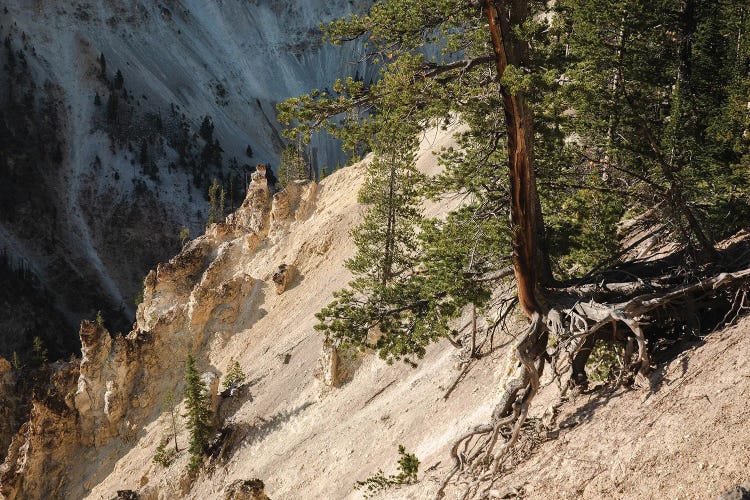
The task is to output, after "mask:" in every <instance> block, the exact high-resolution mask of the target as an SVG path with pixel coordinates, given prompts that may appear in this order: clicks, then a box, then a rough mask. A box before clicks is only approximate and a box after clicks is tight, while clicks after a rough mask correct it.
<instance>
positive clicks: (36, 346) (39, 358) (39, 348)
mask: <svg viewBox="0 0 750 500" xmlns="http://www.w3.org/2000/svg"><path fill="white" fill-rule="evenodd" d="M31 362H32V365H33V366H37V367H38V366H42V365H43V364H45V363H47V348H46V347H44V342H42V339H41V338H40V337H34V340H33V341H32V344H31Z"/></svg>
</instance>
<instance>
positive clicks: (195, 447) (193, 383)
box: [183, 354, 213, 475]
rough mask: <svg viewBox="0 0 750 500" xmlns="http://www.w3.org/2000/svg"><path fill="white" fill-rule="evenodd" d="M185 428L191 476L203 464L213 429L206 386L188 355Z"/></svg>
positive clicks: (191, 356) (190, 355) (191, 357)
mask: <svg viewBox="0 0 750 500" xmlns="http://www.w3.org/2000/svg"><path fill="white" fill-rule="evenodd" d="M183 396H184V398H185V413H184V414H183V418H185V426H186V427H187V429H188V430H189V431H190V444H189V446H188V452H189V453H190V462H189V463H188V471H189V472H190V474H191V475H194V474H196V473H197V472H198V470H199V469H200V467H201V464H202V463H203V455H204V454H205V452H206V448H207V447H208V440H209V439H210V438H211V434H212V432H213V427H212V425H211V420H212V418H213V415H212V413H211V409H210V406H209V396H208V390H207V388H206V385H205V384H204V383H203V381H202V380H201V378H200V376H199V375H198V371H197V370H196V368H195V358H193V355H192V354H188V356H187V359H186V361H185V390H184V394H183Z"/></svg>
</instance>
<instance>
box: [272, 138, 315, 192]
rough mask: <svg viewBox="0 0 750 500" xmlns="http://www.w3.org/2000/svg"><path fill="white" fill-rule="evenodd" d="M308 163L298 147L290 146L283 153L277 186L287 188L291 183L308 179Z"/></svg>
mask: <svg viewBox="0 0 750 500" xmlns="http://www.w3.org/2000/svg"><path fill="white" fill-rule="evenodd" d="M308 178H309V176H308V167H307V162H306V161H305V159H304V158H303V157H302V153H301V152H300V149H299V148H298V147H297V146H294V145H289V146H287V147H286V148H284V150H283V151H282V152H281V159H280V160H279V176H278V182H277V185H278V186H279V187H282V188H284V187H286V186H287V185H288V184H289V183H290V182H292V181H296V180H302V179H308Z"/></svg>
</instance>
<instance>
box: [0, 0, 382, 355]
mask: <svg viewBox="0 0 750 500" xmlns="http://www.w3.org/2000/svg"><path fill="white" fill-rule="evenodd" d="M370 3H371V1H370V0H325V1H324V0H273V1H271V0H255V1H251V0H248V1H221V2H218V1H216V2H214V1H212V2H206V1H203V0H181V1H175V0H164V1H160V2H144V1H133V0H125V1H122V0H117V1H114V0H98V1H89V2H70V1H67V0H7V1H4V2H2V5H0V38H2V40H3V41H4V46H2V47H0V151H2V152H3V154H2V155H0V177H1V178H2V179H3V183H2V184H1V185H0V255H1V256H3V258H2V259H0V277H2V278H3V281H4V282H6V283H9V284H12V286H11V287H10V288H12V290H13V291H12V292H10V291H5V292H0V294H4V295H2V296H0V299H2V300H0V318H3V319H1V320H0V356H3V355H4V356H5V357H7V358H10V357H11V356H12V352H13V351H19V352H25V351H28V349H29V347H30V345H31V339H32V338H33V337H34V336H36V335H38V336H41V337H42V338H43V339H44V341H45V344H46V345H47V347H48V348H49V349H50V356H51V357H53V358H56V357H60V356H64V355H67V354H68V353H70V352H71V351H73V350H75V349H76V348H77V342H78V339H77V335H76V331H77V325H78V323H79V322H80V320H81V319H82V318H93V317H94V316H95V314H96V311H97V310H101V311H102V312H103V316H104V319H105V324H106V326H107V328H109V329H110V330H113V331H118V330H122V331H127V330H128V329H129V325H130V323H132V318H133V314H134V311H135V303H136V302H137V301H138V300H139V298H138V297H137V296H138V294H139V290H140V289H141V287H142V283H143V278H144V276H145V274H146V272H147V270H148V269H150V268H151V267H153V266H154V265H155V264H156V263H157V262H159V261H163V260H166V259H167V258H168V257H169V256H170V255H173V254H174V253H175V252H176V251H177V250H178V249H179V248H180V244H181V242H180V239H181V238H180V237H179V236H178V233H179V232H180V230H181V228H183V227H187V228H189V230H190V233H191V236H193V237H195V236H196V235H198V234H200V233H202V232H203V229H204V226H205V222H206V219H207V200H206V193H207V189H208V185H209V184H210V183H211V181H212V180H213V179H214V178H216V179H219V180H220V181H221V182H223V184H224V186H225V187H226V189H227V190H228V195H227V202H226V204H227V209H234V208H237V205H238V204H239V202H240V201H241V200H243V199H244V195H245V186H246V185H247V182H248V181H249V179H250V173H251V166H254V165H256V164H257V163H270V164H272V165H274V164H276V162H277V161H278V155H279V151H280V149H281V148H282V147H283V145H284V140H283V138H282V137H281V135H280V130H281V127H280V125H279V124H278V122H277V121H276V118H275V114H276V111H275V106H276V104H278V103H279V102H280V101H282V100H284V99H285V98H287V97H290V96H294V95H298V94H301V93H304V92H307V91H309V90H310V89H312V88H318V89H326V88H331V87H332V85H333V81H334V80H335V78H336V77H337V76H342V75H351V76H353V77H358V78H361V79H363V80H365V81H370V80H372V79H373V78H374V77H375V74H376V70H375V69H374V68H370V67H367V66H366V65H365V64H363V63H361V62H358V61H359V60H360V58H361V51H362V48H361V45H360V44H358V43H350V44H347V45H344V46H338V47H336V46H332V45H329V44H326V43H324V42H322V41H321V33H320V31H319V24H320V23H321V22H325V21H327V20H331V19H333V18H336V17H340V16H342V15H346V14H347V13H352V12H360V11H362V10H364V9H366V8H367V6H368V5H369V4H370ZM102 56H104V58H103V61H104V64H102ZM118 70H119V72H120V73H121V75H122V80H121V81H118V80H119V79H118V78H117V77H116V74H117V72H118ZM206 116H208V117H210V121H211V123H212V124H213V129H212V130H211V134H210V136H211V137H210V141H218V144H214V143H213V142H211V144H209V141H207V140H206V138H205V137H204V136H203V134H201V133H200V125H201V123H202V121H203V119H204V117H206ZM207 145H209V146H211V147H210V148H209V150H208V152H207ZM214 146H218V147H214ZM248 146H250V150H251V151H248ZM212 151H213V153H212ZM248 152H251V153H252V156H249V155H248ZM308 156H309V160H310V162H311V163H312V164H313V166H314V167H316V168H322V167H323V166H324V165H326V166H328V171H331V167H332V166H334V165H336V164H337V162H338V161H339V160H341V159H342V156H341V153H340V150H339V145H338V144H337V143H335V142H334V141H331V140H330V139H324V138H321V137H316V138H314V139H313V141H312V144H311V147H310V149H309V151H308ZM218 157H220V158H218ZM6 295H7V296H6Z"/></svg>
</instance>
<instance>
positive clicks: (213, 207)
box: [208, 179, 226, 224]
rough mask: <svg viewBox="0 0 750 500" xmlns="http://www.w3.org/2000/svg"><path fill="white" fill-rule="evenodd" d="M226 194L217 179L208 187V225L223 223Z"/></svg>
mask: <svg viewBox="0 0 750 500" xmlns="http://www.w3.org/2000/svg"><path fill="white" fill-rule="evenodd" d="M225 203H226V192H225V191H224V187H223V186H221V185H220V184H219V181H218V180H217V179H214V181H213V182H212V183H211V185H210V186H209V187H208V224H214V223H216V222H221V220H222V218H223V217H224V205H225Z"/></svg>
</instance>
